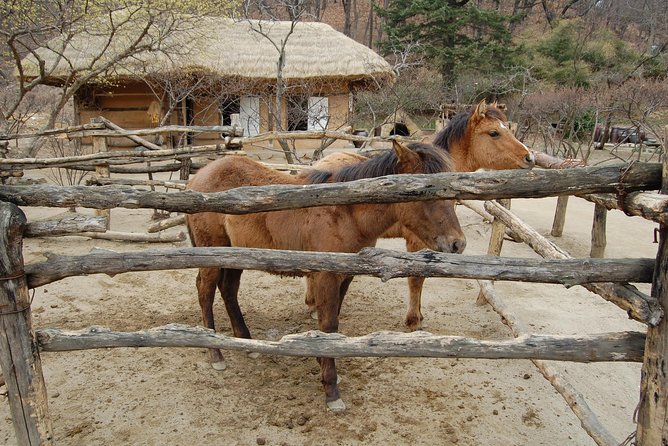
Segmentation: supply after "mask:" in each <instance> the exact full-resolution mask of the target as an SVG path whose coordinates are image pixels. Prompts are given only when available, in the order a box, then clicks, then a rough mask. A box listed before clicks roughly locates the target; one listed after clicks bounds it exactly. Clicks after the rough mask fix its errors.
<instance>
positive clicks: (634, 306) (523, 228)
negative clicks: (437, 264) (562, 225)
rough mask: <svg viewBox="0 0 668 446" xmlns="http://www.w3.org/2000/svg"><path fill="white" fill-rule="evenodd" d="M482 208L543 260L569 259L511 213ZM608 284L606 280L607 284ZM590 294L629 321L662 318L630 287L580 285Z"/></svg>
mask: <svg viewBox="0 0 668 446" xmlns="http://www.w3.org/2000/svg"><path fill="white" fill-rule="evenodd" d="M485 209H487V211H488V212H489V213H490V214H492V215H494V216H495V217H497V218H499V219H500V220H502V221H503V222H504V223H505V224H506V225H507V226H508V227H510V228H511V229H512V230H513V232H514V233H515V234H516V235H518V236H519V237H520V238H521V239H522V240H523V241H524V242H525V243H526V244H528V245H529V246H531V248H533V250H534V251H536V252H537V253H538V254H540V255H541V256H543V257H545V258H551V259H568V258H571V256H570V255H569V254H568V253H566V252H565V251H563V250H562V249H561V248H559V247H558V246H556V245H555V244H554V243H552V242H550V241H549V240H547V239H546V238H545V237H543V236H542V235H540V234H539V233H538V232H536V231H535V230H534V229H533V228H531V227H529V226H528V225H526V224H524V223H523V222H522V221H521V220H520V219H519V218H517V216H515V215H514V214H512V213H511V212H510V211H508V210H506V209H504V208H503V207H501V206H499V205H497V204H496V203H493V202H486V203H485ZM606 282H607V281H606ZM583 286H584V287H585V288H586V289H588V290H589V291H591V292H593V293H596V294H598V295H599V296H601V297H602V298H603V299H605V300H607V301H609V302H612V303H614V304H615V305H617V306H618V307H620V308H621V309H623V310H624V311H626V312H627V314H628V315H629V317H630V318H632V319H635V320H637V321H639V322H643V323H645V324H648V325H650V326H653V325H656V324H658V323H659V321H660V320H661V319H662V318H663V315H664V312H663V310H662V309H661V307H660V306H659V304H658V302H657V300H656V299H654V298H652V297H650V296H647V295H646V294H644V293H641V292H640V291H638V289H637V288H636V287H634V286H632V285H629V284H613V283H589V284H585V285H583Z"/></svg>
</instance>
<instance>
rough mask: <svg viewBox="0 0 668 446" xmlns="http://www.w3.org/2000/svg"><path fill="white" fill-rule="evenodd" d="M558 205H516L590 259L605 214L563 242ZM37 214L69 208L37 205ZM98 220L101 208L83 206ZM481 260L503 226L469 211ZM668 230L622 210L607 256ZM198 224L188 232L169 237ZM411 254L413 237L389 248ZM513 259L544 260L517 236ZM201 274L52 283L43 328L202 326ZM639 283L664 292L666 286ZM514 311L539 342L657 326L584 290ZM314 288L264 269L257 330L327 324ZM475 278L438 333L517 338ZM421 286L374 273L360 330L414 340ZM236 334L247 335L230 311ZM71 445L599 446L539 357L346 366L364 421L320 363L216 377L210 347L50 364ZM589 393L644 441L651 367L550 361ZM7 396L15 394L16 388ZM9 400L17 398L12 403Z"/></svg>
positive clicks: (245, 285) (85, 247) (351, 321)
mask: <svg viewBox="0 0 668 446" xmlns="http://www.w3.org/2000/svg"><path fill="white" fill-rule="evenodd" d="M555 204H556V198H548V199H537V200H527V199H524V200H514V201H513V205H512V208H513V210H514V211H515V212H516V213H517V214H518V215H519V216H520V217H521V218H523V219H524V220H525V221H526V222H528V223H529V224H530V225H532V226H533V227H534V228H536V229H537V230H538V231H539V232H540V233H541V234H543V235H546V236H548V238H550V239H552V240H555V241H556V243H557V244H559V245H560V246H561V247H563V248H565V249H566V250H567V251H569V252H570V253H571V254H572V255H573V256H575V257H586V256H587V255H588V253H589V246H590V237H591V236H590V229H591V222H592V215H593V205H592V204H590V203H588V202H586V201H584V200H581V199H575V198H573V199H571V200H570V202H569V208H568V214H567V219H566V225H565V230H564V235H563V237H561V238H558V239H554V238H553V237H551V236H549V232H550V229H551V226H552V218H553V215H554V209H555ZM24 211H25V212H26V214H27V216H28V219H29V221H31V220H36V219H40V218H46V217H49V216H52V215H55V214H58V213H60V212H63V210H62V209H43V208H26V209H24ZM81 211H82V212H89V211H86V210H81ZM457 212H458V215H459V217H460V220H461V223H462V226H463V229H464V231H465V233H466V236H467V238H468V247H467V249H466V254H470V255H476V254H484V253H485V252H486V249H487V243H488V239H489V233H490V228H491V226H490V225H489V224H487V223H484V222H483V221H482V219H481V218H480V217H479V216H478V215H477V214H474V213H473V212H471V211H470V210H469V209H467V208H465V207H463V206H460V207H458V211H457ZM151 213H152V211H150V210H122V209H117V210H114V211H113V212H112V229H113V230H119V231H136V232H145V228H146V226H147V225H148V224H149V223H151ZM655 227H656V225H655V224H653V223H650V222H647V221H645V220H643V219H641V218H638V217H627V216H625V215H624V214H623V213H621V212H619V211H613V212H610V213H609V215H608V233H607V239H608V247H607V250H606V257H610V258H615V257H654V256H655V255H656V246H657V245H656V244H654V243H653V229H654V228H655ZM179 230H183V227H180V228H174V229H172V230H170V231H179ZM173 246H174V247H176V246H189V242H188V241H185V242H180V243H173V244H172V243H165V244H151V245H149V244H136V243H127V242H113V241H105V240H91V239H87V238H83V237H53V238H43V239H27V240H26V241H25V247H24V257H25V261H26V262H34V261H40V260H43V259H44V257H43V255H44V254H45V253H47V252H55V253H60V254H82V253H87V252H89V251H90V250H91V249H93V248H95V247H100V248H105V249H112V250H116V251H130V250H145V249H156V248H160V247H173ZM378 246H380V247H384V248H394V249H403V241H402V240H396V239H394V240H381V241H380V243H379V244H378ZM503 255H506V256H518V257H538V256H537V255H536V254H534V253H533V251H531V250H530V249H529V248H527V247H526V246H524V245H520V244H516V243H511V242H506V243H505V245H504V250H503ZM195 275H196V270H194V269H189V270H181V271H162V272H146V273H126V274H120V275H117V276H115V277H108V276H105V275H92V276H88V277H77V278H69V279H65V280H62V281H59V282H56V283H53V284H50V285H47V286H44V287H42V288H39V289H37V290H36V293H35V297H34V303H33V306H32V308H33V317H34V325H35V327H36V328H46V327H59V328H65V329H81V328H84V327H88V326H91V325H99V326H104V327H109V328H111V329H113V330H125V331H134V330H140V329H146V328H150V327H156V326H161V325H165V324H169V323H179V324H189V325H198V324H199V323H200V316H199V307H198V304H197V297H196V291H195ZM638 287H639V288H640V289H641V290H643V291H645V292H649V285H646V284H640V285H638ZM497 292H498V293H499V294H500V295H501V296H503V297H504V298H505V299H506V301H507V304H508V306H509V308H510V309H511V311H512V312H513V313H515V314H516V315H517V316H518V317H519V318H520V319H521V320H523V321H524V322H525V323H526V324H527V325H528V326H529V327H531V328H532V329H533V330H534V331H535V332H536V333H548V334H577V333H599V332H608V331H619V330H643V329H644V327H643V326H642V325H641V324H639V323H636V322H633V321H630V320H629V319H628V318H627V316H626V314H625V313H624V312H623V311H622V310H620V309H618V308H617V307H616V306H614V305H612V304H610V303H608V302H606V301H604V300H603V299H602V298H600V297H598V296H596V295H593V294H591V293H589V292H588V291H586V290H584V289H583V288H581V287H574V288H571V289H566V288H564V287H562V286H557V285H542V284H528V283H510V282H500V283H497ZM302 295H303V284H302V281H301V279H289V278H279V277H277V276H272V275H269V274H265V273H262V272H255V271H247V272H245V273H244V275H243V276H242V284H241V291H240V304H241V307H242V309H243V310H244V312H245V315H246V321H247V323H248V326H249V327H250V329H251V332H252V333H253V335H254V337H256V338H260V339H278V338H280V337H281V336H283V335H286V334H290V333H298V332H302V331H306V330H311V329H315V328H317V327H316V323H315V321H314V320H312V319H311V318H310V315H309V314H308V311H307V309H306V307H305V306H304V304H303V298H302ZM477 295H478V286H477V284H476V282H475V281H473V280H464V279H459V280H457V279H428V280H427V281H426V284H425V290H424V295H423V313H424V314H425V318H426V323H427V325H428V326H427V330H428V331H430V332H432V333H434V334H442V335H459V336H468V337H474V338H480V339H504V338H510V337H511V334H510V331H509V329H508V328H507V327H506V326H505V325H503V324H502V322H501V320H500V318H499V316H498V315H497V314H496V313H494V312H493V311H492V310H491V309H490V308H488V307H486V306H482V307H481V306H477V305H476V303H475V301H476V297H477ZM406 299H407V285H406V281H405V280H404V279H393V280H390V281H389V282H386V283H383V282H381V281H380V280H379V279H376V278H370V277H357V278H355V280H354V281H353V283H352V285H351V287H350V291H349V293H348V296H347V297H346V301H345V302H344V306H343V309H342V315H341V325H340V331H341V332H342V333H343V334H345V335H348V336H357V335H363V334H367V333H371V332H375V331H381V330H393V331H404V327H403V317H404V315H405V311H406ZM215 311H216V317H217V321H219V327H221V330H222V331H223V332H225V333H228V334H229V333H230V328H229V323H228V320H227V317H226V315H225V312H224V308H223V306H222V304H221V302H218V303H217V306H216V310H215ZM41 358H42V364H43V368H44V374H45V378H46V383H47V390H48V395H49V401H48V403H49V410H50V413H51V417H52V420H53V427H54V432H55V441H56V444H59V445H127V444H132V445H167V444H169V445H180V444H195V445H198V444H205V443H206V444H220V445H256V444H259V445H263V444H266V445H402V444H445V445H447V444H453V445H454V444H456V445H486V446H487V445H504V446H511V445H567V444H568V445H593V444H594V442H593V440H591V439H590V438H589V437H588V436H587V434H586V433H585V432H584V431H583V430H582V429H581V427H580V423H579V421H578V419H577V418H576V417H575V416H574V415H573V414H572V412H571V411H570V409H569V408H568V406H567V405H566V403H565V401H564V400H563V399H562V397H561V396H560V395H559V394H558V393H557V392H556V391H555V390H554V389H553V388H552V386H551V385H550V384H549V383H548V382H547V381H546V380H545V379H544V378H543V377H542V375H541V374H540V372H538V370H537V369H536V368H535V367H534V366H533V364H532V363H531V362H530V361H527V360H514V361H511V360H495V361H492V360H474V359H470V360H469V359H467V360H456V359H422V358H417V359H397V358H383V359H379V358H350V359H341V360H339V361H338V363H339V373H340V375H341V376H342V382H341V392H342V397H343V399H344V401H345V402H346V403H347V405H348V410H347V411H346V412H344V413H342V414H333V413H330V412H328V411H327V410H326V409H325V404H324V396H323V392H322V387H321V385H320V383H319V373H318V372H319V369H318V366H317V364H316V361H315V360H314V359H312V358H292V357H279V356H260V357H259V358H257V359H251V358H249V357H248V356H247V355H246V354H244V353H241V352H230V353H228V354H227V358H228V368H227V369H226V370H225V371H222V372H217V371H215V370H213V369H212V368H211V367H210V366H209V365H208V364H207V354H206V352H205V350H204V349H165V348H152V349H136V348H128V349H101V350H91V351H84V352H68V353H42V355H41ZM550 364H551V365H552V366H554V367H555V368H556V369H557V370H559V371H560V372H561V373H562V374H563V376H564V378H565V379H567V380H568V381H570V382H571V384H572V385H573V386H574V387H575V389H576V390H578V391H579V392H581V393H582V394H583V395H584V396H585V398H586V399H587V401H588V403H589V405H590V406H591V407H592V409H594V411H595V412H596V413H597V414H598V416H599V417H600V419H601V422H602V423H603V424H604V425H605V426H606V427H607V428H608V429H609V430H610V431H611V432H612V433H613V434H614V435H615V436H616V438H617V439H618V440H619V441H620V442H621V441H622V440H623V439H625V438H626V437H627V436H628V435H629V434H630V433H631V432H632V431H634V430H635V425H634V423H633V411H634V409H635V407H636V404H637V401H638V396H639V380H640V365H639V364H626V363H595V364H574V363H559V362H551V363H550ZM3 389H4V388H0V390H3ZM0 398H1V399H4V400H5V402H6V392H5V393H4V395H3V396H2V397H0ZM0 441H1V442H4V444H15V440H14V434H13V427H12V423H11V418H10V415H9V410H8V404H2V405H1V406H0Z"/></svg>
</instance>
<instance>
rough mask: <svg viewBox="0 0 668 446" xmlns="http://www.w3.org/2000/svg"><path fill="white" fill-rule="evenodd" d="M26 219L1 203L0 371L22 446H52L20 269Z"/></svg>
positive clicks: (44, 389) (15, 429)
mask: <svg viewBox="0 0 668 446" xmlns="http://www.w3.org/2000/svg"><path fill="white" fill-rule="evenodd" d="M25 225H26V217H25V215H24V214H23V212H22V211H21V210H20V209H19V208H18V207H16V206H15V205H13V204H11V203H4V202H2V203H0V239H1V242H2V246H3V249H1V250H0V365H1V366H2V374H3V376H4V379H5V383H6V385H7V393H8V398H9V406H10V411H11V414H12V421H13V423H14V431H15V433H16V442H17V444H20V445H50V444H53V429H52V427H51V419H50V418H49V412H48V406H47V394H46V384H45V382H44V376H43V374H42V363H41V360H40V357H39V350H38V346H37V341H36V337H35V333H34V332H33V330H32V316H31V312H30V298H29V294H28V287H27V284H26V277H25V274H24V269H23V255H22V253H21V251H22V249H23V231H24V228H25Z"/></svg>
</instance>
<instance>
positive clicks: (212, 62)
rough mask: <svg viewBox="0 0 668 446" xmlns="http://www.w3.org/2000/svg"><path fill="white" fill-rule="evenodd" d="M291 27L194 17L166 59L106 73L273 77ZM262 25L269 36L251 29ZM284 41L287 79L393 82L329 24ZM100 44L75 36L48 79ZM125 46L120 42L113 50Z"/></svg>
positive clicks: (380, 64) (49, 58) (29, 69)
mask: <svg viewBox="0 0 668 446" xmlns="http://www.w3.org/2000/svg"><path fill="white" fill-rule="evenodd" d="M291 25H292V24H291V22H267V21H264V22H258V21H235V20H232V19H224V18H213V17H203V18H198V19H197V26H196V27H194V28H191V29H188V30H182V31H180V32H179V33H176V34H174V35H172V36H171V37H170V38H169V39H168V40H167V41H166V42H165V43H163V44H162V47H163V48H171V49H172V50H171V51H170V50H167V51H166V52H169V53H170V55H169V57H168V56H167V55H166V54H164V53H162V52H150V53H142V54H140V55H138V56H136V57H133V58H132V59H130V60H126V61H125V62H123V64H121V65H120V66H118V65H117V66H115V67H114V69H113V72H112V71H107V72H106V73H105V76H106V77H108V78H114V77H116V78H118V77H125V78H127V77H131V78H132V77H140V76H141V77H143V76H147V75H149V76H150V75H151V74H155V73H175V72H194V71H197V72H205V73H208V74H210V75H213V76H216V77H221V78H241V79H246V80H252V81H263V80H267V81H270V80H275V79H276V72H277V61H278V55H279V53H278V50H277V49H276V48H275V46H274V43H275V44H276V45H280V42H281V40H283V39H285V36H286V35H287V34H288V32H289V30H290V27H291ZM260 27H261V31H262V32H263V33H264V34H266V36H268V37H269V39H268V38H267V37H265V36H263V35H261V34H260V33H258V32H256V31H254V30H259V29H260ZM270 39H271V41H270ZM272 42H273V43H272ZM287 42H288V43H287V46H286V51H285V53H286V63H285V68H284V70H283V75H284V77H285V78H286V79H287V80H288V81H293V82H294V81H314V80H319V81H321V82H322V81H330V80H331V81H333V80H337V81H360V82H362V83H365V84H369V86H371V85H373V84H376V85H377V86H380V85H385V84H387V83H388V82H392V81H393V80H394V75H393V72H392V69H391V67H390V65H389V64H388V63H387V62H386V61H385V60H384V59H383V58H382V57H380V56H379V55H378V54H376V53H375V52H373V51H372V50H371V49H369V48H367V47H366V46H364V45H361V44H359V43H357V42H355V41H354V40H352V39H350V38H348V37H346V36H345V35H343V34H342V33H340V32H338V31H335V30H334V29H333V28H332V27H331V26H329V25H327V24H324V23H314V22H300V23H296V27H295V29H294V32H293V33H292V34H291V35H290V36H289V37H288V40H287ZM104 43H105V39H104V38H103V37H96V36H93V35H88V34H80V35H78V36H77V37H75V39H74V40H72V41H71V42H70V43H69V44H68V45H67V47H66V50H65V54H66V56H67V59H68V60H67V61H66V60H62V61H60V62H59V63H58V65H57V68H56V69H55V70H54V71H53V73H52V74H51V75H50V76H49V81H50V82H53V83H57V82H58V81H60V82H62V79H65V78H66V77H67V75H68V74H69V73H70V72H71V68H72V67H73V68H75V69H76V68H85V67H87V65H88V64H90V62H91V60H93V58H94V57H96V56H97V55H98V54H99V52H100V48H102V45H103V44H104ZM54 46H55V45H54ZM123 49H124V48H122V43H121V44H119V45H118V48H115V49H114V50H113V52H121V51H123ZM112 54H113V53H112ZM40 55H41V57H42V58H44V59H45V60H46V66H47V67H48V66H49V65H50V64H52V63H54V62H55V60H56V54H54V53H49V52H47V51H44V50H40ZM31 57H32V56H30V57H28V58H26V59H25V60H24V64H25V66H26V71H25V77H27V78H30V77H34V76H36V75H37V66H36V64H35V63H34V59H31ZM104 60H107V57H105V58H103V59H102V61H104ZM31 61H32V63H30V62H31ZM70 65H71V66H70Z"/></svg>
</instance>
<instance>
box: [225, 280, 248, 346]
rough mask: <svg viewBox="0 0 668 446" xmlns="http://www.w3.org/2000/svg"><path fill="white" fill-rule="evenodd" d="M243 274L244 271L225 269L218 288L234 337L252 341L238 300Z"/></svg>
mask: <svg viewBox="0 0 668 446" xmlns="http://www.w3.org/2000/svg"><path fill="white" fill-rule="evenodd" d="M242 272H243V270H240V269H229V268H226V269H224V270H223V273H222V274H221V276H220V278H219V281H218V288H219V289H220V294H221V295H222V296H223V302H225V309H226V310H227V315H228V316H229V318H230V325H232V331H233V332H234V336H236V337H237V338H246V339H250V337H251V334H250V331H249V330H248V327H247V326H246V321H245V320H244V315H243V314H242V313H241V308H240V307H239V299H238V295H239V282H240V281H241V273H242Z"/></svg>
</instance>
